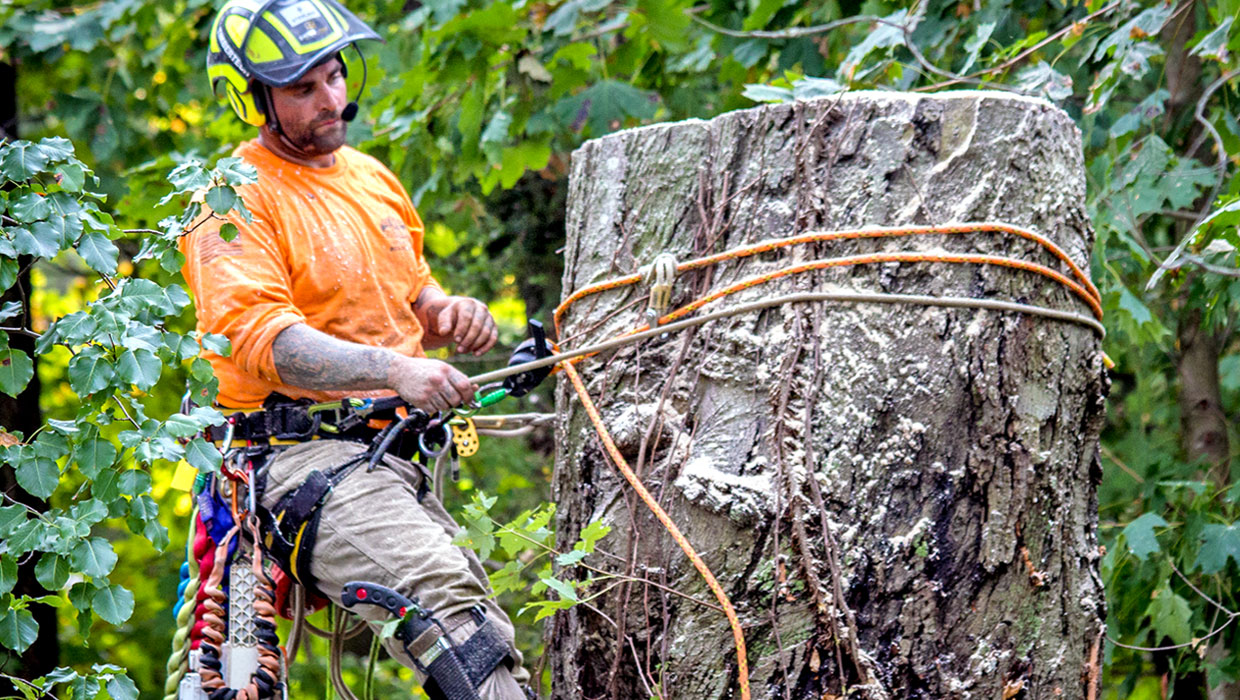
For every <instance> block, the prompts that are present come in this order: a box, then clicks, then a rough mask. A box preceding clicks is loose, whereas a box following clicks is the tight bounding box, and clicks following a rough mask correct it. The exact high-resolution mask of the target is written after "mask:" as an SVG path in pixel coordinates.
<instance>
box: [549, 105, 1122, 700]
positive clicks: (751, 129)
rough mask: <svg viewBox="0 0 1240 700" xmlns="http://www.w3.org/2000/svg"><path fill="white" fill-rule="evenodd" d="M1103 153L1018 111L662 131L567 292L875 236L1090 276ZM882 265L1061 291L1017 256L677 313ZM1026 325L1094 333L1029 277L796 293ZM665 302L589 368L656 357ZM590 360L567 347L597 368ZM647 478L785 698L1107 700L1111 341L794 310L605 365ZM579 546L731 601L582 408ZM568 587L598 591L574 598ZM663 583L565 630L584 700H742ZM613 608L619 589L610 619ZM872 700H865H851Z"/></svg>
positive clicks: (574, 219) (567, 395) (604, 395)
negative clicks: (833, 234)
mask: <svg viewBox="0 0 1240 700" xmlns="http://www.w3.org/2000/svg"><path fill="white" fill-rule="evenodd" d="M1084 195H1085V180H1084V172H1083V165H1082V156H1081V142H1080V135H1079V132H1078V131H1077V129H1076V128H1075V126H1074V125H1073V123H1072V121H1071V120H1070V119H1069V118H1068V116H1067V115H1065V114H1064V113H1063V112H1061V111H1059V110H1058V109H1056V108H1054V107H1052V106H1050V105H1049V104H1046V103H1044V102H1041V101H1035V100H1029V99H1022V98H1014V97H1009V96H1002V95H1000V94H998V93H993V92H991V93H973V92H953V93H947V94H942V95H909V94H901V93H851V94H846V95H844V96H842V97H840V98H832V99H824V100H817V101H812V102H798V103H794V104H786V105H779V106H771V107H763V108H758V109H752V110H746V111H741V112H733V113H730V114H727V115H724V116H721V117H719V118H717V119H714V120H712V121H709V122H702V121H688V122H682V123H678V124H666V125H659V126H653V127H648V128H642V129H636V130H632V131H628V132H622V133H618V134H614V135H611V136H608V137H605V138H602V139H598V140H595V141H591V142H589V143H587V144H586V145H584V146H583V147H582V148H581V149H579V150H578V151H577V152H576V153H575V154H574V156H573V163H572V174H571V182H570V190H569V200H568V221H567V231H568V242H567V246H566V249H565V273H564V289H565V290H566V291H572V290H575V289H579V288H581V287H583V286H585V285H587V284H589V283H592V282H596V281H599V280H601V279H604V278H608V277H611V276H614V275H618V274H627V273H631V272H634V271H636V270H637V268H638V267H639V266H640V265H643V264H646V263H649V262H650V261H651V260H652V259H653V258H654V257H655V255H656V254H658V253H660V252H663V251H668V252H671V253H673V254H675V255H676V257H677V258H678V259H681V260H684V259H687V258H690V257H696V256H698V255H702V254H704V253H707V252H715V251H720V250H724V249H729V248H732V247H735V246H739V245H744V244H747V243H753V242H756V241H759V240H762V239H765V238H780V237H786V236H790V235H793V234H795V233H801V232H805V231H810V230H827V229H843V228H856V227H860V226H865V225H900V224H915V223H916V224H944V223H950V222H966V221H995V220H999V221H1005V222H1009V223H1013V224H1016V225H1020V226H1025V227H1029V228H1032V229H1034V230H1036V231H1038V232H1040V233H1042V234H1044V235H1046V236H1048V237H1049V238H1051V239H1052V240H1054V241H1056V242H1057V243H1058V244H1059V245H1060V246H1061V247H1063V248H1064V249H1065V250H1066V251H1067V252H1068V253H1069V255H1070V256H1071V257H1072V258H1073V259H1074V260H1075V261H1076V262H1077V263H1078V264H1079V265H1081V266H1082V267H1085V268H1086V269H1087V268H1088V262H1089V252H1090V248H1091V245H1092V243H1093V235H1092V231H1091V228H1090V224H1089V221H1088V219H1087V216H1086V213H1085V209H1084ZM873 250H918V251H954V252H986V253H994V254H1001V255H1009V256H1014V257H1020V258H1023V259H1028V260H1033V261H1037V262H1041V263H1043V264H1046V265H1051V266H1054V267H1060V265H1059V264H1057V262H1056V261H1055V260H1054V259H1053V258H1051V257H1050V256H1049V255H1047V254H1046V253H1045V252H1044V251H1043V250H1042V249H1041V248H1040V247H1038V246H1036V245H1034V244H1031V243H1029V242H1027V241H1024V240H1022V239H1017V238H1013V237H1006V236H1000V235H998V234H973V235H966V236H950V237H948V236H917V237H909V238H897V239H884V240H879V241H863V242H848V243H842V244H840V243H833V244H815V245H814V246H812V247H802V248H799V249H795V250H793V249H788V250H785V251H784V252H778V253H769V254H765V255H761V256H756V257H752V258H747V259H744V260H740V261H732V262H729V263H726V264H724V265H720V266H717V267H715V268H711V269H705V270H700V271H696V272H692V273H687V274H685V275H682V276H681V277H680V278H679V279H678V280H677V282H676V287H675V290H674V296H673V306H680V305H683V304H684V303H687V302H688V301H690V300H692V299H694V298H697V297H698V296H700V295H702V294H703V293H705V292H707V291H708V290H712V289H717V288H720V287H722V286H724V285H725V284H728V283H731V282H735V281H737V280H739V279H742V278H745V277H749V276H752V275H755V274H760V273H762V272H768V271H773V270H777V269H781V268H783V267H785V266H787V265H789V264H791V263H792V262H801V261H805V260H809V259H815V258H825V257H835V256H839V255H848V254H855V253H859V252H866V251H873ZM805 290H818V291H833V290H834V291H839V290H859V291H882V292H896V293H913V294H937V295H957V296H972V297H984V298H992V297H993V298H997V299H1007V300H1014V301H1021V302H1026V303H1034V304H1041V305H1045V306H1051V307H1055V308H1060V309H1070V310H1075V311H1078V312H1085V313H1087V310H1086V309H1085V308H1084V306H1083V305H1082V304H1081V303H1080V302H1079V300H1077V299H1076V298H1075V297H1072V296H1070V295H1069V294H1068V293H1067V292H1066V291H1065V290H1064V289H1063V288H1061V287H1060V286H1059V285H1058V284H1056V283H1054V282H1051V281H1049V280H1047V279H1045V278H1042V277H1040V276H1036V275H1032V274H1028V273H1025V272H1019V271H1013V270H1009V269H999V268H992V267H986V268H981V267H977V266H965V265H948V264H944V263H916V264H910V263H906V264H883V265H870V266H858V267H851V268H845V269H837V270H832V271H828V272H816V273H810V274H803V275H799V276H795V277H792V278H786V279H784V280H781V281H779V282H775V283H771V284H767V285H762V286H760V287H757V288H754V289H751V290H749V291H747V292H745V293H743V294H741V295H737V296H734V297H729V298H728V299H727V300H726V301H723V302H719V303H717V304H715V305H714V306H712V307H708V309H709V308H716V307H722V306H725V305H730V304H736V303H740V302H741V301H747V300H753V299H756V298H761V297H766V296H774V295H777V294H786V293H790V292H793V291H805ZM645 294H646V289H645V288H636V287H629V288H625V289H621V290H616V291H613V292H608V293H605V294H601V295H598V296H595V297H592V298H589V299H586V300H584V301H582V302H579V303H578V304H577V305H576V306H574V307H573V309H572V311H571V312H570V313H569V314H568V316H567V317H566V321H565V327H564V335H563V338H562V339H561V342H562V343H565V345H566V346H572V345H574V344H577V343H580V342H583V341H585V340H587V339H602V338H606V337H610V336H612V335H615V334H617V333H619V332H621V331H623V330H627V329H628V328H631V327H633V326H636V325H638V324H639V323H641V322H642V321H643V320H644V319H643V318H642V317H641V314H642V311H643V309H644V308H645V303H644V295H645ZM566 341H567V342H566ZM582 369H583V375H584V377H585V379H586V381H587V384H588V386H589V388H590V390H591V393H592V395H593V396H594V397H595V400H596V401H597V402H598V404H599V407H600V410H601V411H602V414H603V417H604V420H605V421H606V423H607V424H608V426H609V427H610V429H611V430H612V431H613V435H614V436H615V438H616V441H617V444H618V445H619V446H620V449H621V450H622V451H623V452H624V453H625V454H626V456H627V457H628V458H629V459H630V462H631V463H632V464H633V465H634V466H635V468H636V469H637V471H638V473H639V474H641V476H642V478H643V480H644V481H645V483H646V484H647V485H648V486H649V487H650V489H651V490H652V492H654V493H655V494H656V496H657V497H658V498H659V499H660V500H661V502H662V503H663V504H664V505H665V507H666V508H667V509H668V510H669V512H670V513H671V515H672V517H673V518H674V519H675V520H676V521H677V522H678V523H679V524H680V526H681V527H682V528H683V529H684V531H685V534H686V535H687V537H688V539H689V540H690V541H691V542H693V543H694V545H695V546H696V547H697V549H698V551H699V552H701V553H702V554H703V556H704V558H705V560H706V561H707V563H708V564H709V565H710V566H711V568H712V569H713V570H714V572H715V574H716V575H717V576H718V577H719V579H720V582H721V583H722V585H723V586H724V588H725V589H726V590H727V592H728V593H729V595H730V596H731V598H732V600H733V601H734V603H735V604H736V606H737V608H738V612H739V614H740V616H741V619H742V622H743V624H744V626H745V632H746V636H747V642H748V650H749V656H750V669H751V677H752V682H753V690H754V693H753V694H754V697H755V698H763V697H770V698H822V697H831V696H832V695H842V694H843V690H844V686H845V685H847V686H848V687H850V688H851V687H855V686H857V685H858V684H866V685H868V689H867V690H866V691H865V692H864V693H862V694H861V695H862V696H866V697H888V698H946V697H975V698H1000V697H1004V698H1007V697H1027V698H1050V697H1058V696H1063V697H1068V698H1080V697H1087V696H1088V695H1089V694H1090V691H1089V686H1090V685H1091V682H1094V681H1096V674H1097V665H1096V664H1097V661H1098V655H1099V653H1100V650H1099V643H1100V641H1101V635H1102V619H1103V617H1104V614H1105V608H1104V605H1105V604H1104V600H1103V587H1102V583H1101V581H1100V579H1099V577H1098V573H1097V568H1098V559H1099V552H1098V544H1097V533H1096V526H1097V503H1096V496H1095V487H1096V484H1097V481H1098V479H1099V476H1100V464H1099V461H1098V456H1097V442H1098V433H1099V430H1100V428H1101V423H1102V418H1103V404H1102V400H1103V395H1104V393H1105V390H1106V379H1105V376H1104V374H1103V370H1102V355H1101V351H1100V343H1099V340H1098V338H1097V336H1096V335H1095V334H1094V333H1092V332H1091V331H1090V330H1088V329H1087V328H1085V327H1082V326H1078V325H1075V324H1068V323H1062V322H1057V321H1050V320H1047V319H1044V318H1041V317H1031V316H1027V315H1024V314H1014V313H997V312H990V311H975V310H967V309H943V308H927V307H914V306H879V305H824V304H817V305H809V304H800V305H795V306H791V305H789V306H782V307H777V308H772V309H768V310H766V311H763V312H761V313H754V314H749V315H743V316H734V317H731V318H729V319H725V320H721V321H716V322H713V323H712V324H709V325H706V326H702V327H699V328H698V329H697V330H696V331H690V332H685V333H681V334H675V335H669V336H667V337H665V338H663V339H660V340H655V341H651V342H648V343H646V344H643V345H638V346H629V347H628V348H626V349H624V350H622V351H619V352H618V353H616V354H615V355H613V356H611V357H604V358H595V359H592V360H589V361H587V362H586V363H585V364H584V365H582ZM557 408H558V412H559V413H560V417H561V418H562V420H560V421H558V422H557V426H558V427H557V430H558V431H559V432H558V434H557V442H558V444H559V446H560V450H559V454H558V456H557V463H556V476H555V498H556V500H557V501H558V502H559V504H560V508H559V514H558V518H559V521H558V527H559V537H560V538H561V543H562V544H564V545H565V546H571V544H572V542H573V541H575V539H576V538H577V536H578V533H579V532H580V530H581V528H582V527H584V526H585V524H587V523H589V522H590V521H593V520H596V519H600V518H601V519H603V520H604V521H605V522H607V523H608V524H610V525H612V526H613V528H614V529H613V531H612V533H611V534H610V535H608V536H607V537H606V538H605V539H604V540H603V541H602V543H601V547H600V548H601V549H603V550H605V551H606V552H607V553H609V554H611V555H614V556H615V558H612V557H608V556H607V555H606V554H604V555H602V556H599V557H596V558H595V559H596V560H597V561H599V562H602V563H603V565H604V566H610V567H611V568H613V569H614V570H616V571H619V572H622V573H628V574H630V575H632V576H633V577H635V578H640V579H644V580H645V581H648V582H652V583H653V584H659V585H661V586H667V587H670V588H674V589H676V590H678V591H680V592H683V593H685V594H687V595H690V596H693V597H694V598H697V599H699V600H702V601H709V602H711V603H713V602H714V600H713V597H712V596H711V595H710V593H709V591H708V590H707V589H706V587H705V585H704V584H703V582H702V581H701V579H700V578H699V577H698V575H697V574H696V572H695V571H694V570H693V568H692V567H691V566H690V565H689V563H688V562H687V561H686V560H685V557H684V555H683V554H682V553H681V551H680V550H679V549H678V548H677V547H676V545H675V544H674V543H673V542H672V541H671V539H670V538H669V537H668V536H667V535H666V533H665V532H664V531H663V529H662V528H661V527H660V526H659V524H658V523H657V522H656V521H655V520H654V518H653V517H652V516H651V515H650V514H649V512H648V511H647V509H646V508H645V506H644V505H642V504H641V503H640V501H638V500H637V499H636V498H635V497H634V496H633V494H632V493H631V490H630V489H629V488H628V486H627V485H625V484H624V482H623V480H622V479H621V477H620V476H619V475H618V474H617V472H616V470H615V468H614V467H613V466H612V465H611V464H610V462H609V461H608V459H607V457H606V455H605V454H604V453H603V452H602V451H601V449H600V445H599V442H598V440H597V439H596V438H595V437H594V430H593V429H592V427H591V426H590V424H589V422H588V420H587V418H586V416H585V415H584V411H582V410H581V406H580V403H579V402H578V401H577V400H576V399H575V397H574V396H573V394H572V390H571V387H570V386H569V385H568V383H567V381H566V380H563V379H562V380H561V381H560V385H559V387H558V388H557ZM565 575H571V574H568V573H565ZM652 583H645V582H634V583H631V584H628V585H622V586H618V587H616V588H614V589H612V590H611V591H610V592H608V593H607V594H606V595H605V596H603V597H600V598H599V599H597V600H595V601H593V603H592V605H591V606H585V605H579V606H576V607H574V608H573V609H571V610H570V611H568V612H566V613H561V614H559V615H557V616H556V619H555V622H554V625H553V626H552V627H551V628H550V631H549V632H548V634H549V637H550V638H549V645H548V648H549V654H550V655H551V664H552V669H553V674H552V675H553V683H552V685H553V688H555V693H556V697H560V698H570V697H582V696H584V697H587V698H593V697H617V698H635V697H648V696H649V694H650V693H651V692H652V691H654V692H658V693H659V694H661V695H662V696H663V697H665V698H686V699H689V698H693V699H696V698H720V697H736V696H737V695H738V694H737V693H736V690H735V688H736V685H735V683H736V655H735V652H734V651H733V649H732V646H731V644H730V639H731V637H730V634H729V631H728V626H727V622H726V620H725V618H724V616H723V615H722V614H721V613H719V612H718V611H717V610H714V609H711V608H709V607H706V606H703V605H698V604H696V603H694V602H691V601H688V600H686V599H684V598H682V597H679V596H676V595H671V594H669V593H667V592H666V590H665V589H663V588H660V587H659V586H656V585H652ZM600 590H601V588H600ZM850 697H852V696H850Z"/></svg>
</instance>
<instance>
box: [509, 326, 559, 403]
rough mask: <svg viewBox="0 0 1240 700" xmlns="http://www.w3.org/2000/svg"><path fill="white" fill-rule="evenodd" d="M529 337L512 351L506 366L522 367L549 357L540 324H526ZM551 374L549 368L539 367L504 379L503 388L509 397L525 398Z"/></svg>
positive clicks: (549, 349)
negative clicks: (527, 363)
mask: <svg viewBox="0 0 1240 700" xmlns="http://www.w3.org/2000/svg"><path fill="white" fill-rule="evenodd" d="M527 326H528V327H529V331H530V337H529V338H526V339H525V340H523V341H521V344H520V345H518V346H517V347H516V348H515V349H514V350H513V351H512V356H511V357H509V358H508V366H509V367H514V366H516V365H522V364H525V363H526V362H533V361H534V360H541V359H543V358H544V357H551V348H550V347H548V346H547V332H546V331H545V330H544V329H543V325H542V323H540V322H538V321H535V320H534V319H530V320H529V321H528V322H527ZM549 374H551V367H549V366H548V367H539V368H538V369H531V370H528V371H525V372H522V373H520V374H514V375H512V376H510V377H505V378H504V382H503V387H504V389H506V390H507V391H508V395H509V396H525V395H526V394H528V393H530V392H531V391H532V390H533V389H534V387H536V386H538V385H539V384H541V383H542V380H544V379H546V378H547V375H549Z"/></svg>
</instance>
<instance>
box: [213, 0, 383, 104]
mask: <svg viewBox="0 0 1240 700" xmlns="http://www.w3.org/2000/svg"><path fill="white" fill-rule="evenodd" d="M364 39H378V40H380V41H382V39H380V37H379V35H378V34H376V33H375V31H374V30H373V29H371V28H370V27H368V26H367V25H366V23H365V22H363V21H362V20H360V19H358V18H357V17H356V16H355V15H354V14H353V13H352V12H349V11H348V10H346V9H345V8H344V7H343V6H341V5H340V3H338V2H336V0H228V2H226V3H224V6H223V7H222V8H220V11H219V14H217V15H216V16H215V22H214V23H212V25H211V40H210V46H209V51H208V52H207V77H208V78H209V79H210V80H211V89H212V90H213V91H214V92H215V94H216V95H217V96H218V95H219V93H220V90H221V89H222V90H223V91H224V93H225V94H226V95H227V96H228V102H229V103H230V104H231V105H232V108H233V110H234V111H236V112H237V115H238V116H239V117H241V119H242V121H244V122H245V123H247V124H251V125H253V126H262V125H263V124H266V123H267V116H266V109H265V103H266V94H265V92H266V91H265V90H260V91H255V90H252V89H251V84H252V82H253V81H258V82H260V83H262V84H264V85H266V86H269V87H285V86H287V85H291V84H293V83H295V82H297V81H298V80H300V79H301V77H302V76H303V75H305V74H306V72H307V71H309V70H310V69H311V68H313V67H314V66H316V65H318V63H319V62H320V61H322V60H323V59H325V58H328V57H331V56H333V55H335V54H337V53H339V52H340V51H342V50H343V49H345V48H347V47H348V46H351V45H353V44H354V43H355V42H358V41H362V40H364ZM259 93H261V94H259Z"/></svg>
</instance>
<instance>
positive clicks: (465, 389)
mask: <svg viewBox="0 0 1240 700" xmlns="http://www.w3.org/2000/svg"><path fill="white" fill-rule="evenodd" d="M449 380H450V381H451V382H452V390H453V391H455V392H456V393H457V395H458V397H459V398H458V399H457V401H455V402H454V403H453V404H452V405H453V406H459V405H461V404H463V403H468V402H469V401H471V400H473V398H474V392H476V391H477V390H478V387H476V386H474V383H473V382H471V381H469V377H466V376H465V375H464V374H462V373H460V372H457V371H456V370H453V371H452V374H451V375H450V376H449Z"/></svg>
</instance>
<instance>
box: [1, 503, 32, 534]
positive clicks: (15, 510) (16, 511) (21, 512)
mask: <svg viewBox="0 0 1240 700" xmlns="http://www.w3.org/2000/svg"><path fill="white" fill-rule="evenodd" d="M26 512H27V511H26V507H25V506H20V505H13V506H5V507H3V508H0V539H3V538H5V537H8V536H9V535H10V534H12V532H13V530H15V529H17V526H18V525H21V524H22V523H24V522H26Z"/></svg>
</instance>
